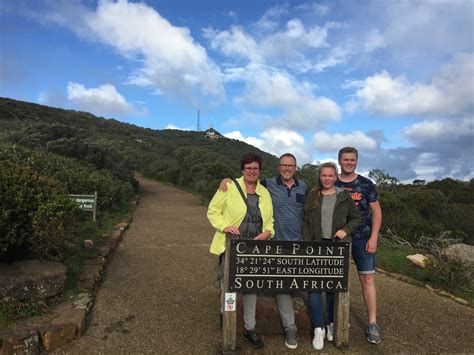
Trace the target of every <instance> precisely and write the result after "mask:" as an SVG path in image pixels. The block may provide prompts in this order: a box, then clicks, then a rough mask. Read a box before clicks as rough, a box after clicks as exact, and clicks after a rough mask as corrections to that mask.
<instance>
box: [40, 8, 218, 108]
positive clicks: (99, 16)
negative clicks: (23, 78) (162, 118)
mask: <svg viewBox="0 0 474 355" xmlns="http://www.w3.org/2000/svg"><path fill="white" fill-rule="evenodd" d="M57 5H58V6H54V7H53V6H52V5H51V6H50V11H48V12H47V13H45V14H41V15H40V14H36V15H35V17H36V18H37V19H40V21H42V22H54V23H56V24H58V25H62V26H64V27H68V28H71V29H72V30H73V31H74V32H75V33H76V34H78V35H79V36H81V37H82V38H85V39H86V40H90V41H94V40H95V41H99V42H101V43H104V44H106V45H108V46H110V47H112V48H114V49H115V50H117V52H118V53H119V54H120V55H122V56H123V57H125V58H126V59H128V60H130V61H132V62H134V64H137V66H138V69H137V70H135V71H134V72H133V73H131V74H130V77H129V83H130V84H134V85H139V86H150V87H152V88H153V89H154V90H155V91H156V92H158V93H163V94H167V95H171V96H176V97H180V98H181V99H185V100H186V99H187V100H190V101H195V100H197V99H198V98H199V97H208V98H211V99H214V100H216V101H217V102H221V101H222V100H224V99H225V92H224V87H223V82H222V74H221V72H220V69H219V67H218V66H217V65H216V64H215V63H214V62H213V61H212V60H211V59H210V58H209V57H208V55H207V53H206V50H205V48H204V47H202V46H201V45H200V44H199V43H196V42H195V41H194V39H193V37H192V36H191V33H190V31H189V29H188V28H185V27H176V26H173V25H172V24H171V23H170V22H169V21H168V20H166V19H165V18H163V17H162V16H161V15H160V14H159V13H158V12H157V11H156V10H154V9H153V8H152V7H151V6H148V5H146V4H145V3H143V2H140V3H134V2H129V1H127V0H121V1H110V0H102V1H99V2H98V5H97V8H96V9H95V11H90V10H89V9H88V8H86V7H85V6H83V5H81V4H79V3H78V2H67V1H63V2H60V3H59V4H57Z"/></svg>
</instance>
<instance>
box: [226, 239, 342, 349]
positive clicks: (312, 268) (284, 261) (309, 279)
mask: <svg viewBox="0 0 474 355" xmlns="http://www.w3.org/2000/svg"><path fill="white" fill-rule="evenodd" d="M349 251H350V243H348V242H342V241H337V242H333V241H329V242H306V241H270V240H269V241H257V240H253V239H235V238H234V239H233V238H231V237H230V236H227V237H226V258H225V273H224V282H225V299H226V302H225V307H228V302H227V299H229V302H230V303H232V302H231V301H230V300H231V299H235V294H233V293H234V292H235V293H237V292H239V293H240V292H279V293H281V292H283V293H287V292H298V291H303V292H304V291H331V292H335V293H336V295H335V307H334V308H335V309H334V330H335V334H334V335H335V337H334V339H335V345H336V346H337V347H343V346H347V345H348V344H349V292H348V291H349ZM231 295H233V296H231ZM232 297H234V298H232ZM228 313H229V314H228ZM226 322H227V323H226ZM235 322H236V315H235V311H232V312H227V309H226V310H225V312H224V323H223V325H224V328H223V333H224V349H226V348H225V345H226V344H232V345H229V346H230V347H232V346H233V347H232V349H235V325H236V323H235ZM226 327H229V328H226ZM230 327H232V329H231V328H230ZM226 339H227V342H226Z"/></svg>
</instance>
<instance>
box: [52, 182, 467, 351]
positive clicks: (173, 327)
mask: <svg viewBox="0 0 474 355" xmlns="http://www.w3.org/2000/svg"><path fill="white" fill-rule="evenodd" d="M140 186H141V194H140V196H141V197H140V198H141V199H140V205H139V206H138V207H137V209H136V211H135V214H134V221H133V223H132V224H131V226H130V229H129V230H128V231H127V232H126V233H125V235H124V238H123V240H122V242H121V245H120V247H119V248H118V249H117V250H116V251H115V254H114V256H113V259H112V261H111V263H110V264H109V265H108V267H107V275H106V276H105V281H104V283H103V284H102V286H101V288H100V290H99V292H98V295H97V300H96V304H95V308H94V312H93V316H92V322H91V325H90V327H89V329H88V330H87V332H86V334H85V335H83V336H82V337H81V338H80V339H79V340H77V341H75V342H73V343H71V344H70V345H69V346H67V347H65V348H62V349H60V350H59V351H57V352H56V353H58V354H143V353H147V354H178V353H180V354H217V353H219V342H220V339H221V334H220V328H219V323H218V312H219V293H218V290H217V288H216V285H215V283H214V280H215V270H216V268H215V266H216V262H217V261H216V258H215V257H213V256H212V255H211V254H209V244H210V241H211V238H212V234H213V230H212V228H211V226H210V225H209V223H208V221H207V218H206V208H205V207H204V206H201V205H200V204H199V199H198V198H197V197H195V196H193V195H192V194H190V193H187V192H183V191H181V190H178V189H176V188H174V187H170V186H166V185H163V184H159V183H157V182H154V181H150V180H146V179H143V178H140ZM351 275H352V276H355V273H354V270H352V273H351ZM377 289H378V296H379V317H378V318H379V319H378V321H379V325H380V326H381V330H382V343H381V344H380V345H378V346H375V345H371V344H369V343H367V341H366V340H365V338H364V336H363V329H364V326H365V309H364V308H365V306H364V304H363V300H362V297H361V292H360V286H359V284H358V282H357V281H356V280H355V277H352V279H351V318H350V323H351V328H350V348H349V350H348V352H350V353H352V352H354V353H400V352H404V353H408V352H409V353H411V352H417V353H420V352H422V353H433V352H437V353H439V352H448V353H459V352H463V353H467V352H471V353H472V352H474V340H473V339H474V337H473V334H474V309H473V308H470V307H467V306H463V305H461V304H458V303H456V302H454V301H452V300H451V299H448V298H446V297H441V296H439V295H436V294H434V293H432V292H429V291H427V290H425V289H422V288H420V287H417V286H413V285H410V284H407V283H405V282H402V281H399V280H395V279H393V278H391V277H388V276H386V275H382V274H379V275H378V276H377ZM240 335H241V330H240V329H238V330H237V352H238V353H243V354H245V353H253V352H252V349H251V348H250V347H249V346H247V344H246V343H244V342H243V341H242V340H241V336H240ZM263 340H264V342H265V348H264V349H262V350H259V351H257V352H258V353H262V354H263V353H267V354H270V353H285V352H287V353H293V354H305V353H309V352H311V351H314V350H312V348H311V339H310V336H309V335H301V336H300V337H299V343H300V346H299V348H298V349H297V350H294V351H289V350H288V351H287V349H286V348H285V346H284V344H283V338H282V336H281V335H271V336H270V335H265V336H263ZM324 352H325V353H340V352H341V351H339V350H338V349H336V348H335V347H333V346H332V344H330V343H328V344H326V347H325V349H324Z"/></svg>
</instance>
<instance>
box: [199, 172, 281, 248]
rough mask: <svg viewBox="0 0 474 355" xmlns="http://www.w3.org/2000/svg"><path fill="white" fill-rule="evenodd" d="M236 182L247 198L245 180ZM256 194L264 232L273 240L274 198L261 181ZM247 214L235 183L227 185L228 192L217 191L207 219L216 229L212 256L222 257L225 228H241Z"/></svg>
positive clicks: (210, 204)
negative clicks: (266, 231)
mask: <svg viewBox="0 0 474 355" xmlns="http://www.w3.org/2000/svg"><path fill="white" fill-rule="evenodd" d="M236 180H237V182H238V183H239V185H240V186H241V187H242V191H243V192H244V194H245V196H247V190H246V188H245V184H244V178H243V177H240V178H238V179H236ZM255 193H256V194H257V195H258V196H259V201H258V207H259V209H260V213H261V214H262V220H263V226H262V231H265V230H269V231H270V233H271V235H270V238H273V235H274V234H275V231H274V229H273V205H272V198H271V197H270V193H269V192H268V190H267V189H266V188H265V187H263V186H262V185H261V184H260V181H259V182H257V187H256V189H255ZM246 213H247V205H246V204H245V202H244V200H243V198H242V196H241V195H240V192H239V190H238V189H237V187H236V186H235V183H232V184H228V185H227V192H222V191H220V190H217V192H216V194H215V195H214V197H213V198H212V200H211V202H210V203H209V207H208V209H207V218H208V219H209V222H211V224H212V226H213V227H214V228H215V229H216V233H215V234H214V239H213V240H212V243H211V249H210V251H211V253H212V254H216V255H220V254H222V253H223V252H224V251H225V233H224V228H225V227H228V226H235V227H239V226H240V223H242V221H243V219H244V217H245V214H246Z"/></svg>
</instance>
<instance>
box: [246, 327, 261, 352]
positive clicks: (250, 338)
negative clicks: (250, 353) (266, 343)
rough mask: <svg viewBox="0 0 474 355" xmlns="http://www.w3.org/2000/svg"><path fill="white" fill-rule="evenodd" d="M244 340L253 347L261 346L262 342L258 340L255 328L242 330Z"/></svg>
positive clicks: (258, 347)
mask: <svg viewBox="0 0 474 355" xmlns="http://www.w3.org/2000/svg"><path fill="white" fill-rule="evenodd" d="M244 340H245V341H246V342H247V343H249V344H250V346H251V347H252V348H254V349H260V348H263V342H262V341H261V340H260V338H259V337H258V335H257V333H256V332H255V330H246V331H245V332H244Z"/></svg>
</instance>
